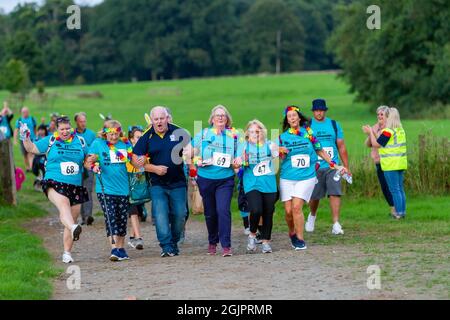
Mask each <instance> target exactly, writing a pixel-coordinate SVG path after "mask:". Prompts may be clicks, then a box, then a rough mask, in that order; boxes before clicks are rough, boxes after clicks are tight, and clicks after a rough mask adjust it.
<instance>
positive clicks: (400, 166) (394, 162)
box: [378, 128, 408, 171]
mask: <svg viewBox="0 0 450 320" xmlns="http://www.w3.org/2000/svg"><path fill="white" fill-rule="evenodd" d="M383 131H387V132H389V133H390V134H391V138H390V139H389V141H388V143H387V145H386V146H385V147H381V148H380V149H379V150H378V151H379V154H380V163H381V169H382V170H383V171H394V170H406V169H407V168H408V159H407V157H406V134H405V130H403V128H395V129H394V130H392V129H388V128H386V129H384V130H383Z"/></svg>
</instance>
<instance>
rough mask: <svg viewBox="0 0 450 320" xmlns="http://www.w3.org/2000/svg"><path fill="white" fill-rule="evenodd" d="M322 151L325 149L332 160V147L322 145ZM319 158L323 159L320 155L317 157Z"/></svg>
mask: <svg viewBox="0 0 450 320" xmlns="http://www.w3.org/2000/svg"><path fill="white" fill-rule="evenodd" d="M323 151H325V152H326V153H327V154H328V156H329V157H330V158H331V160H333V158H334V149H333V147H324V148H323ZM319 160H323V159H322V157H319Z"/></svg>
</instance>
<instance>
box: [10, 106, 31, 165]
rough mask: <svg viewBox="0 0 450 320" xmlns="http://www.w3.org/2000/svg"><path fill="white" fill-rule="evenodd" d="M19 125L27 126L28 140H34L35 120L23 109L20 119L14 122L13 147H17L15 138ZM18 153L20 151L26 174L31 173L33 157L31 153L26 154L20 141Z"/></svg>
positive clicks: (28, 111) (27, 110)
mask: <svg viewBox="0 0 450 320" xmlns="http://www.w3.org/2000/svg"><path fill="white" fill-rule="evenodd" d="M21 124H23V125H25V124H26V125H27V127H28V129H29V130H30V140H31V141H34V139H35V138H36V129H37V127H36V120H35V119H34V118H33V117H32V116H30V110H29V109H28V108H27V107H23V108H22V110H21V111H20V118H19V119H18V120H17V121H16V126H15V129H14V145H17V137H18V135H19V129H20V127H21ZM20 151H22V155H23V161H24V163H25V168H26V170H27V172H31V167H32V165H33V158H34V155H33V154H32V153H29V152H27V150H25V147H24V145H23V141H20Z"/></svg>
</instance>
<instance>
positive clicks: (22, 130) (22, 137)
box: [19, 123, 30, 141]
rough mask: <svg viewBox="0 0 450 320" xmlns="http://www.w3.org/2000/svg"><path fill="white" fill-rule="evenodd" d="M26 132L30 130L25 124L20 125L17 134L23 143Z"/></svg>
mask: <svg viewBox="0 0 450 320" xmlns="http://www.w3.org/2000/svg"><path fill="white" fill-rule="evenodd" d="M28 132H30V129H28V125H27V124H26V123H21V126H20V132H19V133H20V140H21V141H24V140H25V139H26V138H27V135H28Z"/></svg>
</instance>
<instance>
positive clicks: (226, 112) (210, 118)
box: [208, 104, 233, 128]
mask: <svg viewBox="0 0 450 320" xmlns="http://www.w3.org/2000/svg"><path fill="white" fill-rule="evenodd" d="M219 109H222V110H223V111H225V114H226V115H227V124H226V127H227V128H231V125H232V124H233V118H231V114H230V112H229V111H228V109H227V108H226V107H225V106H223V105H221V104H219V105H217V106H215V107H214V108H213V109H212V110H211V115H210V116H209V120H208V123H209V125H211V126H212V125H213V118H214V114H215V113H216V111H217V110H219Z"/></svg>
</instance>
